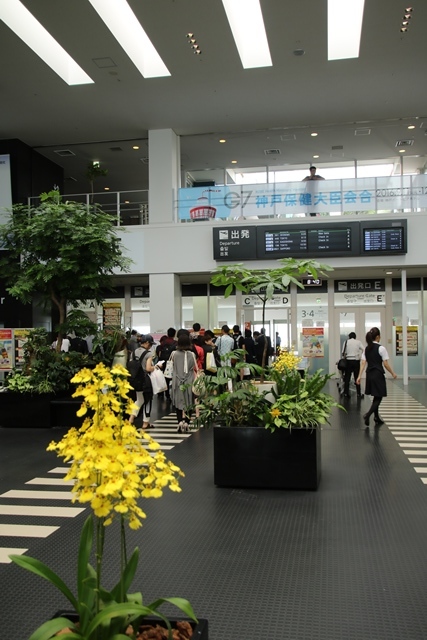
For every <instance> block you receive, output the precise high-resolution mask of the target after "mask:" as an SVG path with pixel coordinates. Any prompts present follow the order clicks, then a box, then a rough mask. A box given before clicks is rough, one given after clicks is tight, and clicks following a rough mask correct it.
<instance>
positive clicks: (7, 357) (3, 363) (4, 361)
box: [0, 329, 13, 370]
mask: <svg viewBox="0 0 427 640" xmlns="http://www.w3.org/2000/svg"><path fill="white" fill-rule="evenodd" d="M12 367H13V340H12V329H0V369H3V370H4V369H11V368H12Z"/></svg>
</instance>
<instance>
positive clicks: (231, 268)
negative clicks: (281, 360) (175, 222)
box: [211, 258, 332, 367]
mask: <svg viewBox="0 0 427 640" xmlns="http://www.w3.org/2000/svg"><path fill="white" fill-rule="evenodd" d="M278 262H279V266H275V267H272V268H271V269H248V268H246V267H245V266H244V265H243V264H230V265H224V266H220V267H218V268H217V269H216V271H214V272H213V273H212V277H211V284H213V285H214V286H216V287H225V291H224V298H228V297H229V296H230V295H231V294H232V293H233V292H234V291H235V290H237V291H242V292H243V293H246V294H252V295H254V296H256V297H257V298H259V300H260V302H261V305H262V327H263V329H264V330H265V326H264V325H265V307H266V304H267V302H268V301H269V300H271V299H272V298H273V295H274V294H275V293H278V292H281V291H286V290H287V287H288V286H289V285H290V284H291V283H294V284H296V285H297V286H298V287H300V288H302V289H303V288H304V285H303V284H302V282H301V279H302V277H304V276H310V277H312V278H315V279H316V278H318V277H319V276H320V275H326V272H327V271H332V267H330V266H328V265H326V264H321V263H320V262H317V261H316V260H297V259H296V258H283V259H282V260H279V261H278ZM266 363H267V340H264V352H263V356H262V366H263V367H264V366H265V365H266Z"/></svg>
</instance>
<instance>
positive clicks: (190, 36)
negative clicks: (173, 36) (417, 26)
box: [187, 9, 407, 38]
mask: <svg viewBox="0 0 427 640" xmlns="http://www.w3.org/2000/svg"><path fill="white" fill-rule="evenodd" d="M406 11H407V9H406ZM193 36H194V33H187V38H192V37H193Z"/></svg>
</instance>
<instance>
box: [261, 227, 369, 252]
mask: <svg viewBox="0 0 427 640" xmlns="http://www.w3.org/2000/svg"><path fill="white" fill-rule="evenodd" d="M355 255H360V228H359V222H348V223H346V224H335V223H334V224H325V223H320V224H308V225H304V226H303V225H299V226H297V225H294V224H286V225H275V226H273V225H271V226H268V227H267V226H265V227H257V258H258V259H259V260H262V259H269V258H275V259H278V258H286V257H287V256H292V257H295V258H301V257H305V256H310V257H321V256H355Z"/></svg>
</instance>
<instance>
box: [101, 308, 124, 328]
mask: <svg viewBox="0 0 427 640" xmlns="http://www.w3.org/2000/svg"><path fill="white" fill-rule="evenodd" d="M121 324H122V305H121V303H120V302H104V303H103V305H102V325H103V327H104V328H105V327H120V326H121Z"/></svg>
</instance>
